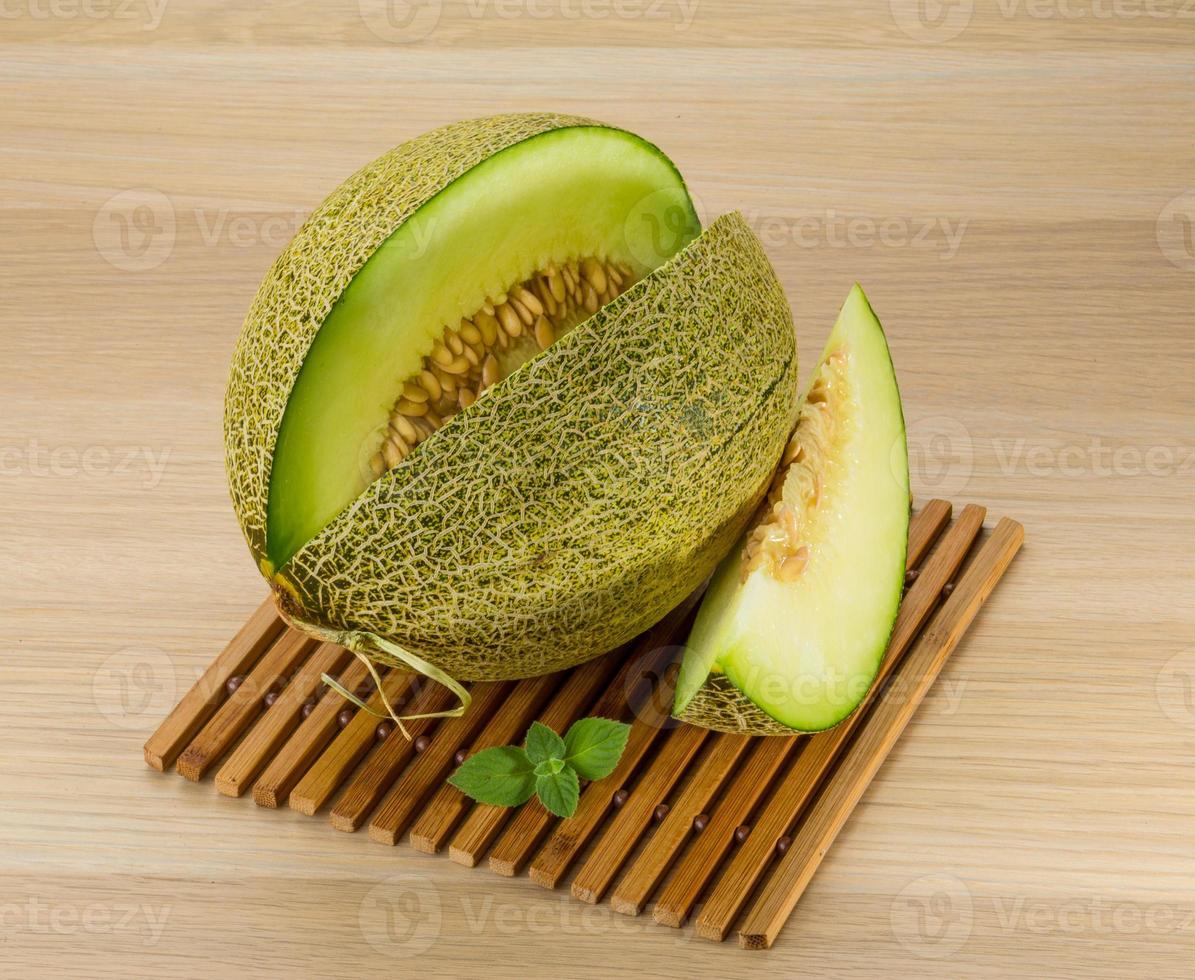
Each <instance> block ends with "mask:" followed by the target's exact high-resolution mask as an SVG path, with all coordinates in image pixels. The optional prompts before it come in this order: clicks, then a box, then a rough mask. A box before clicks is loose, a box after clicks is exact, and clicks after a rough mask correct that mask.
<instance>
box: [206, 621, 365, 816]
mask: <svg viewBox="0 0 1195 980" xmlns="http://www.w3.org/2000/svg"><path fill="white" fill-rule="evenodd" d="M350 656H351V654H350V653H349V652H348V651H347V650H345V649H344V647H339V646H336V645H335V644H332V643H321V644H320V646H319V647H318V648H317V649H316V651H315V652H314V653H313V654H312V655H311V656H310V657H309V658H308V660H307V662H306V663H304V664H303V666H302V667H300V668H299V672H298V674H297V675H296V676H295V679H294V680H293V681H291V682H290V683H289V684H287V685H286V687H285V688H284V689H283V691H282V693H281V694H279V695H278V700H277V701H275V702H274V704H273V705H272V706H271V707H270V708H269V709H268V710H267V711H266V713H265V714H264V715H263V716H262V718H261V721H259V722H258V723H257V724H256V725H254V726H253V728H252V729H251V730H250V731H249V734H248V735H246V736H245V737H244V738H243V739H242V740H241V744H240V745H238V746H237V747H236V748H235V749H234V750H233V752H232V754H231V755H230V756H229V757H228V758H227V759H226V760H225V762H224V765H222V766H221V767H220V769H219V771H218V772H217V773H216V779H215V783H216V790H217V791H218V792H220V793H222V794H223V795H224V796H240V795H241V794H242V793H244V792H245V790H247V789H248V788H249V784H250V783H251V782H253V779H254V777H256V776H257V774H258V773H259V772H261V770H262V769H263V768H264V767H265V765H266V764H267V763H268V762H269V760H270V759H271V758H272V757H273V756H274V754H275V753H276V752H277V751H278V748H279V747H280V746H281V745H282V743H283V742H285V741H286V738H287V736H288V735H290V734H291V732H293V731H294V730H295V729H296V728H297V727H298V725H299V722H300V721H301V720H302V712H303V702H304V701H306V700H307V699H308V698H309V697H311V696H312V695H313V694H314V693H315V692H316V691H318V690H319V688H320V685H321V684H322V683H323V682H322V681H321V680H320V676H321V675H322V674H325V673H327V674H332V675H335V674H336V673H337V672H338V671H339V670H340V669H341V668H342V667H343V666H344V664H345V662H346V661H347V660H348V659H349V657H350Z"/></svg>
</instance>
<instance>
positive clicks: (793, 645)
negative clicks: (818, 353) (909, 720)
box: [674, 286, 909, 734]
mask: <svg viewBox="0 0 1195 980" xmlns="http://www.w3.org/2000/svg"><path fill="white" fill-rule="evenodd" d="M908 528H909V474H908V455H907V450H906V446H905V428H904V418H903V415H902V412H901V404H900V394H899V392H898V390H897V386H896V377H895V374H894V371H893V368H892V361H891V358H890V356H889V353H888V345H887V342H886V341H885V339H884V332H883V330H882V328H881V327H880V323H879V320H877V319H876V317H875V314H874V313H873V312H872V310H871V307H870V305H869V304H868V302H867V298H866V297H865V296H864V294H863V290H862V289H860V288H859V287H858V286H855V287H854V289H852V291H851V293H850V295H849V296H848V297H847V300H846V303H845V304H844V305H843V307H842V311H841V313H840V314H839V316H838V321H837V323H836V324H835V326H834V329H833V331H832V333H831V334H830V339H829V341H828V342H827V344H826V349H825V351H824V353H823V355H822V359H821V362H820V363H819V364H818V367H817V370H816V371H815V373H814V375H813V379H812V382H811V383H810V386H809V389H808V391H807V392H806V394H805V397H804V399H803V401H802V403H801V409H800V415H799V418H798V422H797V425H796V428H795V429H794V431H793V435H792V438H791V439H790V441H789V444H788V446H787V448H786V450H785V453H784V456H783V458H782V461H781V466H780V469H779V470H778V471H777V475H776V478H775V480H774V481H773V484H772V489H771V491H770V493H769V495H768V499H767V501H766V502H765V504H764V506H763V507H762V508H761V512H760V515H759V517H758V518H757V520H756V522H755V524H754V525H753V526H752V527H751V529H750V530H749V531H748V532H747V533H746V535H745V536H744V538H743V540H742V541H740V542H739V545H738V546H737V547H736V548H735V549H734V550H733V552H732V553H731V554H730V555H728V556H727V558H726V560H725V561H724V562H723V563H722V565H721V566H720V568H719V569H718V572H717V574H716V575H715V578H714V580H713V582H712V583H711V585H710V588H709V592H708V593H707V595H706V597H705V599H704V601H703V602H702V606H701V609H700V612H699V613H698V617H697V620H696V622H695V624H694V627H693V631H692V635H691V637H690V639H689V642H688V645H687V648H686V652H685V656H684V659H683V662H682V665H681V669H680V673H679V675H678V678H677V687H676V701H675V707H674V713H675V714H676V716H677V717H678V718H681V719H683V720H684V721H687V722H690V723H692V724H696V725H701V726H704V727H708V728H714V729H717V730H720V731H730V732H749V733H752V734H787V733H790V732H791V731H793V730H796V731H819V730H821V729H825V728H829V727H831V726H832V725H835V724H837V723H838V722H839V721H841V720H842V719H843V718H845V717H846V716H847V715H848V714H850V712H851V711H852V710H853V709H854V708H855V707H856V706H857V705H858V704H859V702H860V701H861V700H862V698H863V697H864V695H865V694H866V693H867V690H868V688H869V687H870V685H871V682H872V680H873V678H874V677H875V674H876V671H877V670H878V668H879V665H880V661H881V659H882V658H883V655H884V651H885V649H886V647H887V643H888V638H889V635H890V634H891V632H892V626H893V623H894V622H895V619H896V614H897V610H898V609H899V607H900V599H901V590H902V586H903V582H904V574H905V553H906V548H907V545H908Z"/></svg>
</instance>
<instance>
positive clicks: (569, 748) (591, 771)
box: [564, 718, 631, 780]
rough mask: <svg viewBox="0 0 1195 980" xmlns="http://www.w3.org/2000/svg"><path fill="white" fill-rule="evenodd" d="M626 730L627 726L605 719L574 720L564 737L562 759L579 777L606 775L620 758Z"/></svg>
mask: <svg viewBox="0 0 1195 980" xmlns="http://www.w3.org/2000/svg"><path fill="white" fill-rule="evenodd" d="M630 732H631V726H630V725H624V724H623V723H622V722H621V721H612V720H611V719H609V718H582V719H581V720H580V721H575V722H573V724H572V727H571V728H569V730H568V731H567V732H566V733H565V736H564V748H565V752H564V761H565V762H567V763H568V764H569V765H570V766H572V767H573V768H574V769H576V770H577V774H578V775H579V776H580V777H581V778H582V779H588V780H594V779H601V778H602V777H603V776H608V775H610V773H612V772H613V771H614V767H615V766H617V765H618V760H619V759H621V758H622V751H623V749H625V748H626V747H627V736H628V735H629V734H630Z"/></svg>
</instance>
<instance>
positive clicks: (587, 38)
mask: <svg viewBox="0 0 1195 980" xmlns="http://www.w3.org/2000/svg"><path fill="white" fill-rule="evenodd" d="M919 2H920V3H921V4H922V5H921V6H919ZM919 2H915V0H892V2H891V3H889V2H888V0H850V2H846V0H811V2H762V0H755V2H715V0H688V2H687V3H681V2H680V0H642V2H637V0H623V2H622V3H621V4H616V5H610V4H606V3H605V2H604V0H474V2H470V3H458V2H455V0H445V2H444V3H443V4H436V3H434V2H431V0H428V2H424V3H422V4H418V5H415V6H414V7H409V6H407V5H405V4H403V3H402V2H401V0H394V2H393V5H392V6H391V8H390V11H389V16H387V11H386V8H385V4H384V3H383V2H381V0H377V2H375V0H362V3H361V4H360V5H359V4H357V3H356V2H355V0H336V2H327V0H318V2H317V0H299V2H288V3H270V4H258V3H251V2H249V0H205V2H194V3H187V2H184V0H166V2H165V4H164V5H159V4H158V3H156V2H155V3H151V2H149V0H110V2H109V0H6V2H5V3H4V6H3V17H2V18H0V79H2V83H3V85H2V92H3V95H2V97H0V132H2V134H3V138H2V143H0V159H2V161H3V167H2V169H0V206H2V210H0V221H2V222H3V234H2V235H0V250H2V255H0V277H2V284H3V289H2V291H0V295H2V297H3V303H2V307H0V454H2V456H0V627H2V634H3V641H2V642H3V646H4V649H3V651H2V652H0V973H2V974H3V975H6V976H7V975H12V976H46V975H55V976H62V975H72V976H90V977H123V976H211V975H214V974H221V973H223V974H228V975H235V976H281V975H288V976H337V975H342V976H350V975H358V976H359V975H367V974H368V975H397V976H411V975H424V976H433V977H457V976H493V977H520V978H525V977H541V976H542V977H604V976H612V975H613V976H624V975H625V976H642V977H673V976H676V977H749V976H755V975H757V974H761V973H762V974H764V975H768V976H778V977H779V976H796V975H833V976H857V977H870V976H889V977H897V976H911V977H926V976H940V977H958V976H992V977H1004V976H1030V975H1032V976H1047V975H1048V976H1054V977H1077V976H1107V977H1123V976H1131V975H1145V976H1149V977H1151V978H1162V977H1179V976H1184V975H1186V976H1189V975H1190V970H1191V966H1190V964H1191V962H1192V959H1193V957H1195V854H1193V852H1192V846H1191V841H1192V833H1193V831H1195V781H1193V780H1192V778H1191V773H1192V764H1193V761H1195V597H1193V593H1195V590H1193V589H1192V583H1193V582H1195V549H1193V548H1192V544H1193V543H1195V533H1193V532H1195V502H1193V490H1195V425H1193V423H1195V385H1193V383H1192V378H1193V376H1195V322H1193V317H1192V300H1193V297H1195V289H1193V287H1195V235H1193V234H1192V231H1191V229H1192V227H1193V226H1195V140H1193V138H1192V133H1193V124H1195V97H1193V92H1195V3H1192V2H1189V0H1102V2H1092V0H1021V2H1018V0H999V2H997V0H950V2H948V3H946V4H945V5H942V6H939V5H938V4H937V3H936V2H935V0H919ZM545 107H550V108H555V109H560V110H564V111H570V112H582V113H586V114H590V115H595V116H597V117H599V118H603V119H606V120H609V121H611V122H615V123H618V124H621V125H623V126H626V127H629V128H631V129H634V130H636V131H638V132H641V133H643V134H644V135H646V136H648V137H649V138H651V139H652V140H654V141H656V142H658V143H659V144H660V145H661V146H663V147H664V148H665V149H666V150H667V151H668V152H669V153H670V154H671V155H672V156H673V158H674V159H675V160H676V162H677V163H678V165H679V166H680V168H681V170H682V171H683V172H684V173H685V174H686V175H687V177H688V178H689V181H690V183H691V185H692V187H693V190H694V191H695V193H696V195H697V196H698V197H699V199H700V201H701V203H702V206H703V208H704V210H705V212H706V215H707V216H709V215H714V214H717V213H719V212H721V211H725V210H727V209H731V208H739V209H742V210H743V211H744V212H745V213H746V214H747V215H748V217H749V218H750V219H751V221H752V223H753V225H754V226H755V228H756V230H757V231H758V232H759V234H760V235H761V237H763V239H764V240H765V242H766V244H767V247H768V250H769V253H770V255H771V257H772V259H773V260H774V262H775V265H776V268H777V270H778V272H779V274H780V276H781V278H782V280H783V282H784V285H785V287H786V289H787V291H788V295H789V297H790V299H791V301H792V305H793V309H794V311H795V314H796V319H797V324H798V332H799V341H800V346H801V349H802V351H803V357H804V364H805V366H806V368H808V365H809V364H810V363H812V361H813V358H814V356H815V355H816V352H817V351H818V350H819V348H820V344H821V342H822V340H823V339H824V337H825V334H826V332H827V330H828V328H829V325H830V323H831V321H832V319H833V316H834V313H835V311H836V309H837V307H838V304H839V303H840V302H841V300H842V298H843V297H844V296H845V294H846V292H847V289H848V287H849V285H850V283H851V282H852V281H853V280H855V279H858V280H860V281H861V282H862V283H863V284H864V285H865V287H866V288H867V289H868V291H869V293H870V295H871V298H872V300H873V303H874V304H875V306H876V309H877V310H878V311H879V313H880V315H881V317H882V318H883V320H884V322H885V324H886V326H887V329H888V334H889V339H890V342H891V345H892V348H893V352H894V356H895V359H896V364H897V368H898V372H899V375H900V381H901V386H902V390H903V394H904V398H905V403H906V413H907V416H908V420H909V423H910V437H911V444H912V450H913V464H914V465H913V472H914V480H915V489H916V491H917V492H918V494H919V495H920V496H922V497H925V496H927V495H930V494H944V495H949V496H950V497H952V498H953V499H955V500H956V501H959V502H969V501H975V502H980V503H984V504H987V505H989V507H990V508H991V513H992V516H993V517H998V516H1001V515H1010V516H1013V517H1016V518H1018V519H1020V520H1021V521H1023V522H1024V524H1025V525H1026V528H1027V544H1026V547H1025V550H1024V551H1023V552H1022V554H1021V556H1020V557H1019V558H1018V559H1017V561H1016V563H1015V564H1014V566H1013V568H1012V570H1011V572H1010V574H1009V576H1008V578H1007V579H1006V581H1005V582H1004V583H1003V584H1002V586H1001V587H1000V589H999V590H998V591H997V593H996V595H995V597H994V599H993V600H992V602H991V603H990V605H989V606H988V607H987V608H986V610H985V611H984V612H983V614H982V615H981V617H980V619H979V621H978V622H977V624H976V627H975V629H974V631H973V633H972V634H971V635H969V637H968V639H967V640H966V641H965V643H964V645H963V646H962V647H961V648H960V650H959V651H958V653H957V654H956V656H955V657H954V658H953V660H952V662H951V663H950V664H949V666H948V668H947V670H946V672H945V674H944V676H943V678H942V680H941V682H940V683H939V685H938V687H937V688H936V689H935V693H934V695H933V696H932V697H931V699H930V701H929V702H928V703H927V704H926V705H925V706H924V707H923V709H922V710H921V712H920V713H919V715H918V716H917V718H916V719H915V721H914V723H913V725H912V726H911V728H910V729H909V731H908V732H907V733H906V735H905V737H904V739H903V740H902V741H901V743H900V745H899V746H898V748H897V750H896V752H895V754H894V756H893V757H892V758H891V760H890V761H889V764H888V765H887V766H886V767H885V769H884V770H883V771H882V773H881V775H880V777H879V778H878V780H877V781H876V783H875V784H874V786H873V787H872V789H871V790H870V792H869V793H868V794H867V796H866V798H865V800H864V802H863V804H862V805H861V806H860V808H859V810H858V811H857V812H856V815H855V816H854V818H853V819H852V820H851V822H850V824H849V825H848V827H847V829H846V830H845V832H844V833H843V835H842V836H841V837H840V838H839V840H838V842H837V844H836V845H835V847H834V849H833V851H832V853H831V855H830V857H829V859H828V860H827V861H826V863H825V864H824V865H823V867H822V870H821V871H820V873H819V874H818V876H817V878H816V879H815V881H814V883H813V886H812V887H811V889H810V890H809V892H808V893H807V894H806V896H805V898H804V899H803V901H802V902H801V904H800V906H799V908H798V910H797V913H796V915H795V916H794V918H793V920H792V921H791V922H790V924H789V926H788V928H787V929H786V930H785V932H784V934H783V935H782V937H781V939H780V941H779V942H778V944H777V946H776V947H775V948H774V949H773V950H772V951H771V952H770V953H766V954H758V953H756V954H749V953H746V952H744V951H741V950H739V949H737V948H736V947H735V946H734V945H733V943H727V944H724V945H723V946H713V945H711V944H708V943H704V942H702V941H700V940H697V939H695V938H694V937H692V936H691V935H690V934H689V933H688V931H684V932H680V933H677V932H675V931H671V930H667V929H663V928H660V927H656V926H654V925H653V924H651V923H650V921H649V920H648V921H644V920H643V919H639V920H628V919H623V918H621V917H619V916H615V915H613V914H612V913H610V912H609V910H608V908H606V907H604V906H603V907H599V908H598V909H589V908H587V907H582V906H580V905H578V904H576V903H573V902H572V901H571V900H569V899H567V898H566V897H563V896H558V895H555V894H551V893H547V892H543V891H541V890H539V889H537V888H536V887H534V886H532V885H530V884H529V883H528V882H527V881H526V880H525V879H524V880H513V881H511V880H505V879H499V878H496V877H494V876H491V875H489V874H488V873H485V872H480V871H472V872H470V871H465V870H464V869H462V868H459V867H456V866H454V865H451V864H449V863H448V862H447V861H446V860H443V859H437V858H430V857H427V856H425V855H419V854H414V853H412V852H411V851H410V850H409V849H407V848H396V849H393V850H389V849H384V848H381V847H378V846H376V845H372V844H369V843H368V842H366V841H364V840H361V839H354V838H351V837H348V836H346V835H340V834H335V833H332V832H330V831H329V830H328V828H327V827H326V826H323V825H322V824H321V823H320V822H319V821H314V820H310V819H308V818H303V817H299V816H296V815H294V814H292V813H289V812H285V811H284V812H281V813H273V812H265V811H260V810H257V809H256V808H254V807H253V806H252V804H250V803H248V802H247V801H244V800H242V801H230V800H226V799H221V798H217V797H216V796H215V794H214V793H213V791H212V789H211V787H210V785H203V786H193V785H189V784H185V783H184V782H183V781H182V780H181V779H178V778H166V777H162V776H158V775H154V774H151V773H150V772H149V771H148V770H146V769H145V768H144V767H143V765H142V763H141V758H140V746H141V743H142V741H143V740H144V738H145V737H146V735H147V734H148V733H149V732H150V731H151V730H152V728H153V727H154V726H155V724H156V723H157V721H158V720H159V719H160V718H161V717H162V716H163V714H164V713H165V711H166V709H167V708H168V707H169V705H170V703H172V699H173V697H174V695H175V694H176V693H178V694H181V692H182V690H183V689H184V688H185V686H186V685H188V684H189V683H190V682H191V680H192V679H193V678H194V677H195V676H196V674H197V672H198V671H199V670H200V669H201V668H202V667H203V666H204V665H205V664H206V662H207V661H208V660H209V659H210V657H211V656H212V655H213V654H214V653H215V652H216V650H217V649H218V648H219V647H220V646H221V645H222V643H223V642H224V641H225V640H226V639H227V638H228V637H229V636H230V635H231V634H232V632H233V631H234V630H235V629H236V627H237V626H238V625H239V624H240V623H241V622H242V621H243V619H244V618H245V617H246V616H247V615H248V614H249V612H250V611H251V610H252V609H253V608H254V606H255V605H256V603H257V602H258V601H259V599H260V597H261V595H262V591H263V590H262V587H261V584H260V582H259V580H258V577H257V573H256V572H255V570H254V568H253V566H252V563H251V561H250V560H249V558H248V555H247V554H246V551H245V548H244V546H243V543H242V541H241V538H240V534H239V532H238V530H237V528H236V525H235V523H234V521H233V517H232V514H231V511H230V508H229V505H228V501H227V496H226V491H225V486H224V476H223V471H222V461H221V437H220V415H221V399H222V391H223V384H224V380H225V371H226V367H227V363H228V359H229V355H230V352H231V349H232V345H233V342H234V339H235V336H236V333H237V330H238V327H239V324H240V320H241V318H242V316H243V314H244V311H245V309H246V308H247V306H248V304H249V301H250V298H251V297H252V295H253V292H254V290H255V288H256V285H257V283H258V281H259V279H260V277H261V276H262V274H263V273H264V271H265V270H266V268H267V266H268V265H269V263H270V262H271V261H272V259H273V257H274V256H275V254H276V253H277V252H278V251H279V249H280V248H281V247H282V245H283V244H284V243H285V241H286V240H287V238H289V235H290V234H291V233H292V232H293V230H294V229H295V228H296V227H297V224H298V222H299V221H301V220H302V217H303V215H305V214H306V213H307V212H308V211H310V210H311V209H312V208H313V207H314V206H315V205H316V204H317V203H318V202H319V201H320V200H321V199H322V197H323V196H324V195H325V194H326V193H327V192H328V191H329V190H331V188H333V187H334V186H335V185H336V184H337V183H338V182H339V181H340V180H341V179H342V178H343V177H344V176H345V175H347V174H348V173H349V172H351V171H352V170H354V169H356V168H357V167H358V166H360V165H361V164H363V163H364V162H366V161H368V160H370V159H372V158H373V157H374V156H376V155H377V154H379V153H381V152H382V151H383V150H385V149H387V148H388V147H390V146H391V145H393V144H395V143H397V142H400V141H401V140H404V139H406V138H408V137H411V136H414V135H416V134H418V133H420V132H422V131H424V130H426V129H428V128H430V127H432V126H435V125H439V124H441V123H445V122H448V121H450V120H453V119H457V118H461V117H465V116H470V115H477V114H483V113H491V112H497V111H506V110H518V109H527V108H545ZM387 908H390V909H392V910H393V915H394V918H393V921H392V922H391V923H390V925H393V927H394V928H393V929H392V930H391V931H389V932H388V931H387V921H386V919H385V911H386V909H387ZM10 971H11V973H10Z"/></svg>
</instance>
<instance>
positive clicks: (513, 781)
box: [448, 745, 536, 806]
mask: <svg viewBox="0 0 1195 980" xmlns="http://www.w3.org/2000/svg"><path fill="white" fill-rule="evenodd" d="M534 769H535V767H534V766H533V765H532V764H531V760H530V759H528V758H527V753H526V752H524V751H523V750H522V749H520V748H518V747H517V746H514V745H504V746H501V747H498V748H492V749H483V750H482V751H480V752H478V753H477V754H476V755H472V756H470V757H469V758H468V759H466V760H465V761H464V763H463V764H462V765H461V767H460V768H459V769H457V771H456V772H454V773H453V774H452V775H451V776H449V777H448V782H449V783H451V784H452V785H453V786H455V787H456V788H457V789H459V790H460V791H461V792H462V793H464V794H465V795H466V796H469V797H472V798H473V799H475V800H477V802H478V803H492V804H494V805H495V806H518V805H519V804H521V803H526V802H527V801H528V800H529V799H530V798H531V794H532V793H534V792H535V790H536V776H535V771H534Z"/></svg>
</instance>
